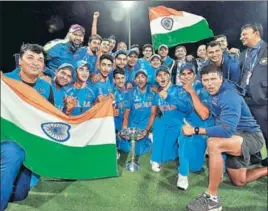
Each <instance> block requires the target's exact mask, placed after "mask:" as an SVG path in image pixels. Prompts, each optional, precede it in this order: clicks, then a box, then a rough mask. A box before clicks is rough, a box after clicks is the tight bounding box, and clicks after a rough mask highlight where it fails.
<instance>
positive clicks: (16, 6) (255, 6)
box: [0, 1, 267, 72]
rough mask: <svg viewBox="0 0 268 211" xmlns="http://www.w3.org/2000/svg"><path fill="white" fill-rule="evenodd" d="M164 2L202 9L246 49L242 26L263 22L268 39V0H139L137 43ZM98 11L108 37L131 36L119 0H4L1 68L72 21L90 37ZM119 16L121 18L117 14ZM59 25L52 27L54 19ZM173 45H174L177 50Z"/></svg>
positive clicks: (232, 42) (144, 39)
mask: <svg viewBox="0 0 268 211" xmlns="http://www.w3.org/2000/svg"><path fill="white" fill-rule="evenodd" d="M158 5H164V6H166V7H170V8H173V9H176V10H182V11H186V12H189V13H193V14H197V15H201V16H203V17H204V18H206V19H207V21H208V23H209V25H210V28H211V29H212V30H213V32H214V34H215V35H217V34H225V35H226V36H227V37H228V41H229V47H237V48H240V49H241V50H242V46H241V43H240V41H239V35H240V27H241V26H243V25H244V24H246V23H250V22H257V23H261V24H262V25H263V27H264V37H263V39H264V40H265V41H267V2H264V1H263V2H176V1H173V2H166V1H165V2H163V1H162V2H161V1H158V2H156V1H153V2H148V1H141V2H135V4H134V5H133V7H132V8H131V20H132V29H131V30H132V44H139V45H140V46H142V45H143V44H145V43H151V35H150V26H149V17H148V7H153V6H158ZM94 11H99V12H100V18H99V22H98V34H100V35H101V36H102V37H104V38H106V37H109V35H111V34H114V35H115V36H116V40H117V41H121V40H122V41H125V42H127V41H128V31H127V30H128V29H127V21H126V19H124V18H123V19H122V20H121V21H120V19H121V18H122V15H123V14H124V9H123V8H122V5H121V4H120V3H119V2H115V1H110V2H105V1H101V2H1V3H0V14H1V18H0V19H1V35H0V36H1V37H0V38H1V41H2V43H1V46H0V48H1V54H2V55H0V58H2V59H1V60H0V69H1V70H3V71H4V72H9V71H11V70H13V69H14V66H15V62H14V58H13V57H12V55H13V54H14V53H16V52H18V51H19V49H20V46H21V44H22V43H23V42H24V43H28V42H29V43H38V44H40V45H44V44H45V43H47V42H48V41H50V40H53V39H56V38H64V37H65V35H66V33H67V31H68V28H69V26H70V25H71V24H75V23H78V24H81V25H82V26H84V27H85V28H86V30H87V33H86V36H85V41H86V42H85V43H87V40H88V37H89V35H90V33H91V23H92V16H93V13H94ZM115 19H116V20H115ZM55 23H56V25H57V26H58V28H59V30H57V31H55V32H53V33H50V32H49V30H48V28H49V24H55ZM207 41H209V40H204V41H201V42H198V43H194V44H186V47H187V50H188V52H189V53H192V54H193V55H195V52H196V47H197V45H199V44H202V43H206V42H207ZM173 52H174V49H171V56H173Z"/></svg>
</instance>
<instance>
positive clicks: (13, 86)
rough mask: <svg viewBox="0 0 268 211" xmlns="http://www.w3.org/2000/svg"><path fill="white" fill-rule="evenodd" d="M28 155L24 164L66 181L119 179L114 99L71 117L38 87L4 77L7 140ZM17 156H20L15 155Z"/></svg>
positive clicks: (4, 133) (4, 132)
mask: <svg viewBox="0 0 268 211" xmlns="http://www.w3.org/2000/svg"><path fill="white" fill-rule="evenodd" d="M4 140H11V141H14V142H16V143H18V144H19V145H20V146H21V147H22V148H24V150H25V152H26V157H25V162H24V165H25V166H26V167H27V168H29V169H30V170H32V171H33V172H35V173H36V174H38V175H41V176H45V177H53V178H62V179H90V178H103V177H112V176H117V175H118V173H117V162H116V145H115V143H116V141H115V140H116V138H115V127H114V119H113V107H112V99H107V100H106V101H104V102H101V103H98V104H97V105H95V106H94V107H92V108H91V109H90V110H89V111H87V112H86V113H84V114H83V115H80V116H75V117H68V116H66V115H65V114H64V113H62V112H60V111H59V110H57V109H56V108H55V107H54V106H53V105H51V104H50V103H49V102H48V101H47V100H46V99H45V98H43V97H42V96H41V95H39V93H38V92H36V91H35V90H34V89H32V88H31V87H29V86H28V85H25V84H24V83H22V82H19V81H16V80H13V79H9V78H7V77H5V76H3V75H1V142H2V141H4ZM10 156H16V155H10Z"/></svg>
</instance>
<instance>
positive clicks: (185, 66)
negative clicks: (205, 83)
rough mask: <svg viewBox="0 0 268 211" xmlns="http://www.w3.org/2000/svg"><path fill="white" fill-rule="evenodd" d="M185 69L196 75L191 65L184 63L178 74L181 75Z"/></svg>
mask: <svg viewBox="0 0 268 211" xmlns="http://www.w3.org/2000/svg"><path fill="white" fill-rule="evenodd" d="M185 69H190V70H192V71H193V72H194V73H196V70H195V66H194V65H193V64H192V63H185V64H183V65H182V66H181V68H179V73H181V72H182V71H183V70H185Z"/></svg>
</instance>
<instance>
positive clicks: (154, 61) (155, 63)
mask: <svg viewBox="0 0 268 211" xmlns="http://www.w3.org/2000/svg"><path fill="white" fill-rule="evenodd" d="M150 64H151V66H152V77H151V86H152V88H153V90H154V91H156V90H157V89H158V87H159V85H158V83H157V82H156V72H157V70H158V69H159V67H160V66H161V56H159V55H158V54H154V55H152V56H151V58H150Z"/></svg>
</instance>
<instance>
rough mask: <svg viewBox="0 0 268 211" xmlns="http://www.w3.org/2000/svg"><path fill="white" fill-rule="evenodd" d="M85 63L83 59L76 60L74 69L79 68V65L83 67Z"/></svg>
mask: <svg viewBox="0 0 268 211" xmlns="http://www.w3.org/2000/svg"><path fill="white" fill-rule="evenodd" d="M85 65H87V61H85V60H79V61H77V62H76V63H75V69H77V68H80V67H83V66H85Z"/></svg>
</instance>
